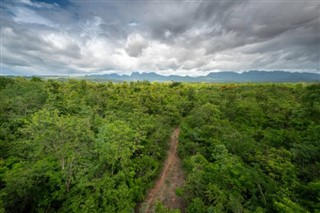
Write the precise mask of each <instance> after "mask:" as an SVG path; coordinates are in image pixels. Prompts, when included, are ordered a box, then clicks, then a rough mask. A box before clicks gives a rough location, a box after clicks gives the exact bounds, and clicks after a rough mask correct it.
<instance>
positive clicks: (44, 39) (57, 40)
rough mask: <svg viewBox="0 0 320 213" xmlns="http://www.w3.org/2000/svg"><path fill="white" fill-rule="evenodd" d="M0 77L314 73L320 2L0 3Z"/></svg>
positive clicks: (319, 60) (319, 50) (318, 61)
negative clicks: (140, 73) (133, 73)
mask: <svg viewBox="0 0 320 213" xmlns="http://www.w3.org/2000/svg"><path fill="white" fill-rule="evenodd" d="M0 3H1V4H0V12H1V13H0V19H1V27H0V32H1V52H0V53H1V55H0V56H1V62H0V66H1V74H2V75H4V74H6V75H8V74H10V75H89V74H104V73H118V74H130V73H131V72H136V71H138V72H156V73H158V74H163V75H172V74H174V75H189V76H201V75H206V74H208V73H210V72H217V71H236V72H242V71H248V70H266V71H271V70H284V71H293V72H295V71H298V72H316V73H320V1H318V0H317V1H313V0H233V1H230V0H186V1H183V0H161V1H160V0H151V1H145V0H118V1H115V0H0Z"/></svg>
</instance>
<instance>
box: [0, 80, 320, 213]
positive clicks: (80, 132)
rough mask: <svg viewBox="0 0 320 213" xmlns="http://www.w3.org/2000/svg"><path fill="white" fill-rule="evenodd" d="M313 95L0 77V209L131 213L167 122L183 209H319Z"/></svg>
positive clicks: (307, 87) (153, 172) (294, 87)
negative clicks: (174, 138) (175, 139)
mask: <svg viewBox="0 0 320 213" xmlns="http://www.w3.org/2000/svg"><path fill="white" fill-rule="evenodd" d="M319 88H320V85H319V84H271V85H270V84H226V85H225V84H200V83H197V84H191V83H189V84H188V83H178V82H171V83H149V82H146V81H144V82H130V83H126V82H124V83H111V82H107V83H93V82H89V81H84V80H82V81H78V80H69V81H66V82H60V81H56V80H42V79H40V78H37V77H33V78H31V79H24V78H4V77H1V78H0V100H1V105H0V122H1V123H0V125H1V131H0V212H133V211H134V210H135V207H136V205H137V203H139V202H141V201H142V200H143V199H144V198H145V194H146V191H147V190H148V189H149V188H150V187H151V186H152V184H153V181H154V179H155V178H156V177H157V175H158V174H159V172H160V169H161V168H160V167H161V165H162V161H163V160H164V158H165V155H166V150H167V148H168V147H167V144H168V143H167V141H168V139H169V135H170V133H171V131H172V129H173V128H174V127H177V126H180V128H181V131H180V138H179V140H180V143H179V154H180V157H181V158H182V160H183V162H184V169H185V172H186V185H185V186H184V188H179V189H178V190H177V194H179V196H183V197H184V198H185V199H186V201H187V205H188V206H187V207H186V210H187V211H188V212H317V211H320V206H319V203H320V200H319V199H320V194H319V191H320V190H319V179H320V178H319V177H320V174H319V172H320V163H319V160H320V146H319V142H320V119H319V118H320V117H319V116H320V107H319V106H320V105H319V104H320V102H319V100H320V98H319V94H320V93H319ZM157 211H158V212H179V210H174V209H167V208H166V207H165V206H163V205H162V204H161V203H159V204H158V205H157Z"/></svg>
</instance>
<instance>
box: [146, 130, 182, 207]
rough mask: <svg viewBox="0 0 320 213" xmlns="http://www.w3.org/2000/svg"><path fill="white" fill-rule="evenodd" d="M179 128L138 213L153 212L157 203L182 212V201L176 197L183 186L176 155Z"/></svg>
mask: <svg viewBox="0 0 320 213" xmlns="http://www.w3.org/2000/svg"><path fill="white" fill-rule="evenodd" d="M178 137H179V128H177V129H175V130H174V132H173V133H172V136H171V139H170V149H169V150H168V156H167V159H166V160H165V163H164V166H163V169H162V171H161V173H160V176H159V178H158V180H157V181H156V183H155V185H154V187H153V188H152V189H151V190H150V191H149V193H148V196H147V199H146V200H145V202H144V203H143V204H142V205H141V208H140V212H143V213H149V212H155V207H156V204H157V202H161V203H162V204H163V205H164V206H165V207H167V208H170V209H180V210H181V211H182V212H183V209H184V200H183V198H181V197H179V196H177V195H176V189H177V188H179V187H182V186H183V184H184V176H183V171H182V168H181V160H180V158H179V157H178V154H177V146H178V142H179V141H178Z"/></svg>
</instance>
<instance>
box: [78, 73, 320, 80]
mask: <svg viewBox="0 0 320 213" xmlns="http://www.w3.org/2000/svg"><path fill="white" fill-rule="evenodd" d="M84 78H85V79H90V80H99V81H101V80H111V81H144V80H146V81H177V82H300V81H307V82H311V81H320V74H317V73H298V72H293V73H292V72H285V71H270V72H269V71H268V72H267V71H256V70H253V71H248V72H243V73H236V72H212V73H209V74H208V75H207V76H200V77H190V76H178V75H170V76H164V75H159V74H157V73H154V72H150V73H139V72H133V73H132V74H131V75H118V74H114V73H113V74H104V75H86V76H85V77H84Z"/></svg>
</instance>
